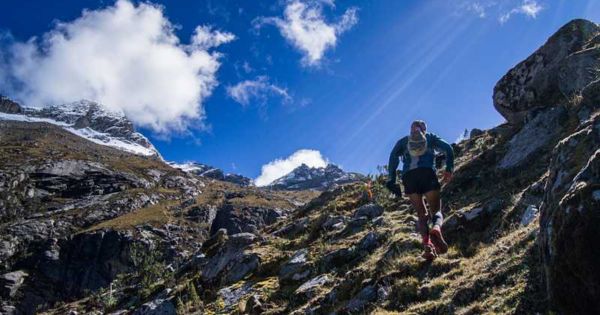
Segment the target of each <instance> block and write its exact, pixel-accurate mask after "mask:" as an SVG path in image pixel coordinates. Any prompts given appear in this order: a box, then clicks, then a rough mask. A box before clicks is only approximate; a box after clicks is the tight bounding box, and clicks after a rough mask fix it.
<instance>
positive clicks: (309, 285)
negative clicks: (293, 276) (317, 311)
mask: <svg viewBox="0 0 600 315" xmlns="http://www.w3.org/2000/svg"><path fill="white" fill-rule="evenodd" d="M331 281H332V280H331V278H330V277H329V276H328V275H319V276H316V277H315V278H312V279H310V280H308V281H306V282H305V283H303V284H302V285H301V286H300V287H298V289H296V291H295V294H298V295H301V296H304V297H306V298H311V297H312V296H313V295H314V293H315V292H316V291H317V290H318V289H319V287H322V286H324V285H326V284H328V283H330V282H331Z"/></svg>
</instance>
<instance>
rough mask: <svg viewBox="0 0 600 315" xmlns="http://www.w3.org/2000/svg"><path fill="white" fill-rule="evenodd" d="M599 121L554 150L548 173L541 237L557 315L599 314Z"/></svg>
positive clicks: (599, 119)
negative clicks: (595, 196) (596, 194)
mask: <svg viewBox="0 0 600 315" xmlns="http://www.w3.org/2000/svg"><path fill="white" fill-rule="evenodd" d="M598 148H600V116H596V117H595V118H594V119H593V120H590V121H588V122H586V123H585V124H583V125H582V126H580V127H579V128H578V130H576V131H575V132H574V133H572V134H571V135H569V136H568V137H567V138H565V139H563V140H561V141H560V142H559V143H558V145H557V146H556V147H555V148H554V151H553V156H552V159H551V161H550V166H549V169H548V173H549V174H548V179H547V181H546V186H545V194H544V199H543V202H542V204H541V206H540V210H539V211H540V219H539V221H540V232H539V234H538V237H539V244H540V249H541V254H542V262H543V270H544V274H545V283H546V287H547V290H548V291H547V293H548V296H549V299H550V301H551V303H552V304H553V305H554V307H555V308H556V310H557V312H559V313H561V314H592V313H597V312H598V311H600V300H598V296H599V294H600V270H598V268H597V266H598V262H599V261H600V255H599V254H598V251H597V250H596V249H597V248H598V247H597V244H596V243H595V242H596V240H597V239H598V237H600V234H599V230H598V228H597V227H598V225H599V224H600V216H599V215H598V209H600V204H599V202H598V200H596V199H595V198H594V191H595V190H596V189H597V188H596V187H600V150H599V149H598Z"/></svg>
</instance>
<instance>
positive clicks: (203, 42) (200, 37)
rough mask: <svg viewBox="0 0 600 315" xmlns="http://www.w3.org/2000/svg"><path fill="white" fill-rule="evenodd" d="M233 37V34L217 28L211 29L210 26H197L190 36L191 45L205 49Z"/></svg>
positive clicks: (230, 39)
mask: <svg viewBox="0 0 600 315" xmlns="http://www.w3.org/2000/svg"><path fill="white" fill-rule="evenodd" d="M234 39H235V35H233V34H231V33H227V32H222V31H219V30H216V31H213V30H212V28H211V27H210V26H205V25H204V26H202V25H201V26H197V27H196V30H195V32H194V35H193V36H192V47H194V48H196V49H201V50H206V49H209V48H213V47H217V46H220V45H222V44H226V43H229V42H230V41H232V40H234Z"/></svg>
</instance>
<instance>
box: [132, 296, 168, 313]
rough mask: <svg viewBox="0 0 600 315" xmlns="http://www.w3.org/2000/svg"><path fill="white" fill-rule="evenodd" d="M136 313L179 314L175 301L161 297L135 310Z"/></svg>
mask: <svg viewBox="0 0 600 315" xmlns="http://www.w3.org/2000/svg"><path fill="white" fill-rule="evenodd" d="M133 314H134V315H177V310H176V308H175V305H174V303H173V302H172V301H171V300H170V299H164V298H159V299H156V300H153V301H150V302H148V303H145V304H144V305H142V306H141V307H140V308H138V309H136V310H135V311H134V312H133Z"/></svg>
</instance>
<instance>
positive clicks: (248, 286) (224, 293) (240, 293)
mask: <svg viewBox="0 0 600 315" xmlns="http://www.w3.org/2000/svg"><path fill="white" fill-rule="evenodd" d="M252 290H253V288H252V283H250V282H246V283H244V284H243V285H241V286H239V285H237V284H235V285H232V286H229V287H226V288H223V289H221V290H219V292H218V295H219V297H221V299H223V311H224V312H231V311H233V309H234V308H235V307H236V306H237V305H238V304H239V302H240V301H241V299H242V298H243V297H244V296H246V295H247V294H249V293H250V292H252Z"/></svg>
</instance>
